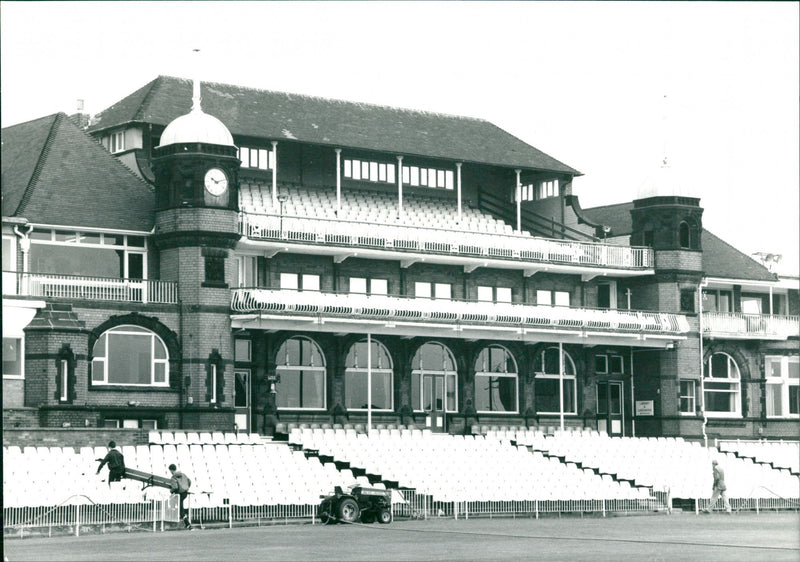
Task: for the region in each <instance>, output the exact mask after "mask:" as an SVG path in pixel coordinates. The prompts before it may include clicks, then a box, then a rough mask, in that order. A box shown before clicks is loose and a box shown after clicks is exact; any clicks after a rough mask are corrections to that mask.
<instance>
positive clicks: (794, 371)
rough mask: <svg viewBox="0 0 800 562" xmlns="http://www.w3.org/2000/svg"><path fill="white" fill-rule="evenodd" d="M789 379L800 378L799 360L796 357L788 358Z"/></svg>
mask: <svg viewBox="0 0 800 562" xmlns="http://www.w3.org/2000/svg"><path fill="white" fill-rule="evenodd" d="M788 370H789V378H790V379H798V378H800V360H798V358H797V357H790V358H789V369H788Z"/></svg>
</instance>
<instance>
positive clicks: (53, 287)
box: [3, 271, 178, 304]
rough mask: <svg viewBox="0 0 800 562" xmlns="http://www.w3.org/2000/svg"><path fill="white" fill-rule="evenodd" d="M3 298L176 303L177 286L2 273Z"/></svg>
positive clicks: (146, 280) (149, 282)
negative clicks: (22, 297)
mask: <svg viewBox="0 0 800 562" xmlns="http://www.w3.org/2000/svg"><path fill="white" fill-rule="evenodd" d="M3 295H4V296H25V297H38V298H45V299H51V298H52V299H71V300H93V301H116V302H136V303H158V304H177V303H178V285H177V284H176V283H173V282H170V281H154V280H149V279H111V278H105V277H81V276H76V275H56V274H51V273H21V272H15V271H4V272H3Z"/></svg>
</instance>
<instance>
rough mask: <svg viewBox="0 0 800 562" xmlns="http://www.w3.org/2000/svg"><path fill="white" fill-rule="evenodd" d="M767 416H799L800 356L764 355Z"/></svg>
mask: <svg viewBox="0 0 800 562" xmlns="http://www.w3.org/2000/svg"><path fill="white" fill-rule="evenodd" d="M764 365H765V371H766V379H767V384H766V394H767V395H766V403H767V417H770V418H798V417H800V357H797V356H794V357H790V356H775V355H773V356H770V355H768V356H766V357H765V358H764Z"/></svg>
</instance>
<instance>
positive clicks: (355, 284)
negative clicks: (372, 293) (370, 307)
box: [350, 277, 367, 293]
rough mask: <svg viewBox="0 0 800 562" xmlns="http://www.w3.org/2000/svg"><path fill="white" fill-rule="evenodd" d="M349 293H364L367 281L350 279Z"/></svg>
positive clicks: (355, 278) (357, 278)
mask: <svg viewBox="0 0 800 562" xmlns="http://www.w3.org/2000/svg"><path fill="white" fill-rule="evenodd" d="M350 292H351V293H366V292H367V280H366V279H365V278H364V277H351V278H350Z"/></svg>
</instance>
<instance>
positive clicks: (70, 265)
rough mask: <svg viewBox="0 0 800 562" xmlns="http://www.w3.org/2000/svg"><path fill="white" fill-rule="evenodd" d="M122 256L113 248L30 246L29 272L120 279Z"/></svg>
mask: <svg viewBox="0 0 800 562" xmlns="http://www.w3.org/2000/svg"><path fill="white" fill-rule="evenodd" d="M105 239H106V240H108V239H109V237H108V236H106V237H105ZM123 256H124V254H122V253H121V252H119V253H118V252H116V251H114V250H113V248H102V247H100V248H98V247H92V246H51V245H49V244H31V249H30V270H31V271H33V272H36V273H57V274H60V275H82V276H88V277H110V278H113V279H121V278H122V274H123V269H122V264H123V261H122V260H123Z"/></svg>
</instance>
